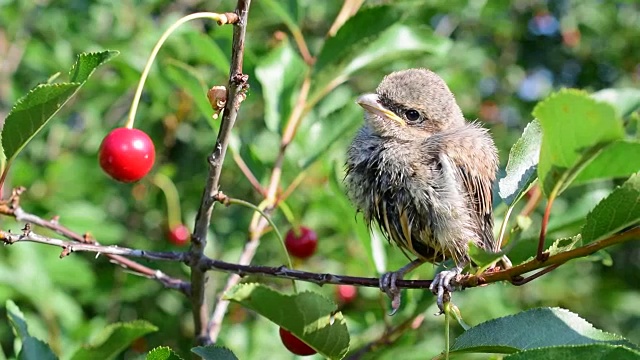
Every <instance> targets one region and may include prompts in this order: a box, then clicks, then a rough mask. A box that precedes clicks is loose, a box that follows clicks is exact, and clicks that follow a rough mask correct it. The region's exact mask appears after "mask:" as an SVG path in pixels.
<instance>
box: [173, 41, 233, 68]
mask: <svg viewBox="0 0 640 360" xmlns="http://www.w3.org/2000/svg"><path fill="white" fill-rule="evenodd" d="M184 36H185V37H186V38H187V41H189V43H190V46H191V48H192V49H193V51H194V52H196V53H197V54H200V56H199V58H201V59H203V60H208V61H209V62H210V63H211V65H213V66H214V67H215V68H216V69H217V70H218V71H219V72H220V73H222V74H227V73H228V72H229V67H230V66H231V64H230V63H229V58H228V57H227V54H225V52H224V51H222V49H221V48H220V46H218V44H217V43H216V42H215V41H213V40H212V39H211V37H210V36H209V35H207V34H203V33H202V32H199V31H189V32H187V33H185V34H184Z"/></svg>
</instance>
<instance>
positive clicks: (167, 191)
mask: <svg viewBox="0 0 640 360" xmlns="http://www.w3.org/2000/svg"><path fill="white" fill-rule="evenodd" d="M151 182H152V183H153V184H154V185H155V186H157V187H158V188H159V189H160V190H161V191H162V193H163V194H164V197H165V199H166V201H167V225H168V226H169V230H172V229H174V228H175V227H176V226H178V225H180V224H182V214H181V210H180V195H179V194H178V189H176V185H175V184H174V183H173V181H171V179H170V178H169V177H168V176H166V175H164V174H162V173H157V174H156V175H155V176H154V177H153V179H152V180H151Z"/></svg>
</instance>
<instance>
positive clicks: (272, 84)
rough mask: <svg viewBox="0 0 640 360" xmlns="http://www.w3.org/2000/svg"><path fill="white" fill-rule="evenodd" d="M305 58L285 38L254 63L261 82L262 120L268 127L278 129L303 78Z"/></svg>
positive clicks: (287, 113)
mask: <svg viewBox="0 0 640 360" xmlns="http://www.w3.org/2000/svg"><path fill="white" fill-rule="evenodd" d="M304 69H305V64H304V61H303V60H302V59H301V58H300V56H299V55H298V53H297V52H295V51H294V50H293V49H292V48H291V44H290V43H289V42H288V41H283V42H282V44H280V46H278V47H277V48H275V49H273V50H272V51H271V52H270V53H269V54H268V55H267V56H266V57H264V58H263V59H262V61H260V63H259V64H258V65H257V66H256V78H257V79H258V81H260V84H261V85H262V94H263V96H264V103H265V106H264V112H265V114H264V121H265V124H266V125H267V128H268V129H269V130H271V131H273V132H277V131H278V130H279V127H280V123H281V122H282V120H283V119H285V118H286V117H288V116H289V113H290V112H291V102H292V100H291V99H292V96H293V95H294V93H296V91H297V90H298V89H297V88H296V86H295V85H296V84H297V83H298V81H299V80H300V79H301V78H302V74H303V72H304Z"/></svg>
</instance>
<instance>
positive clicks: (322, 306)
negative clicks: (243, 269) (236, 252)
mask: <svg viewBox="0 0 640 360" xmlns="http://www.w3.org/2000/svg"><path fill="white" fill-rule="evenodd" d="M225 298H226V299H227V300H230V301H234V302H237V303H239V304H241V305H242V306H244V307H246V308H248V309H251V310H253V311H255V312H257V313H258V314H260V315H262V316H264V317H266V318H267V319H269V320H271V321H273V322H274V323H276V324H277V325H279V326H280V327H282V328H284V329H286V330H288V331H290V332H291V333H292V334H294V335H295V336H297V337H298V338H299V339H301V340H302V341H304V342H305V343H307V345H309V346H311V347H312V348H313V349H315V350H316V351H317V352H318V353H320V354H321V355H323V356H325V357H327V358H330V359H341V358H343V357H344V356H345V354H346V353H347V351H348V350H349V333H348V332H347V325H346V321H345V319H344V317H343V316H342V313H341V312H339V311H337V306H336V304H335V303H333V302H332V301H330V300H328V299H326V298H325V297H323V296H321V295H319V294H316V293H313V292H309V291H305V292H301V293H298V294H294V295H285V294H282V293H279V292H277V291H275V290H272V289H270V288H267V287H265V286H263V285H260V284H240V285H238V286H235V287H233V288H232V289H230V290H229V291H228V292H227V293H226V294H225Z"/></svg>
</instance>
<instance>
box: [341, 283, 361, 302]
mask: <svg viewBox="0 0 640 360" xmlns="http://www.w3.org/2000/svg"><path fill="white" fill-rule="evenodd" d="M336 292H337V294H338V300H339V301H340V302H341V303H343V304H348V303H350V302H353V301H354V300H355V299H356V298H357V297H358V288H357V287H355V286H353V285H345V284H341V285H338V287H337V288H336Z"/></svg>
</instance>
